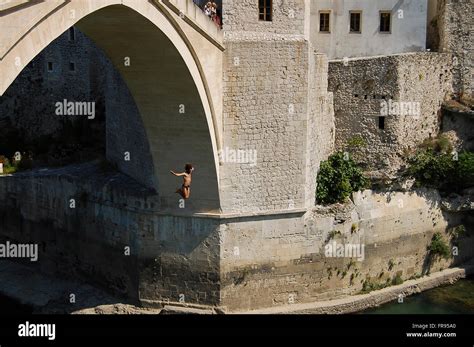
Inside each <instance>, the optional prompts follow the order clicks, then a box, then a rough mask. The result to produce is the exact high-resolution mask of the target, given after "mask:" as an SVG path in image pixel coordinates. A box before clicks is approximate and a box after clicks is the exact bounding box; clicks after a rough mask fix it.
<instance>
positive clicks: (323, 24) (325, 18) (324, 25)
mask: <svg viewBox="0 0 474 347" xmlns="http://www.w3.org/2000/svg"><path fill="white" fill-rule="evenodd" d="M330 17H331V12H329V11H324V12H322V11H321V12H319V31H320V32H323V33H329V32H331V30H330V28H331V26H330Z"/></svg>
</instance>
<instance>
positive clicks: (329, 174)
mask: <svg viewBox="0 0 474 347" xmlns="http://www.w3.org/2000/svg"><path fill="white" fill-rule="evenodd" d="M367 186H368V180H367V178H365V177H364V175H363V173H362V170H361V169H360V168H359V167H358V166H357V165H356V163H355V162H354V161H353V160H352V159H351V158H350V156H349V155H348V154H347V153H343V152H337V153H335V154H333V155H331V156H330V157H329V159H328V160H326V161H324V162H322V163H321V168H320V170H319V174H318V178H317V189H316V199H317V200H318V202H320V203H322V204H333V203H336V202H344V201H345V200H346V199H347V198H348V197H349V196H350V195H351V193H352V192H355V191H358V190H361V189H364V188H366V187H367Z"/></svg>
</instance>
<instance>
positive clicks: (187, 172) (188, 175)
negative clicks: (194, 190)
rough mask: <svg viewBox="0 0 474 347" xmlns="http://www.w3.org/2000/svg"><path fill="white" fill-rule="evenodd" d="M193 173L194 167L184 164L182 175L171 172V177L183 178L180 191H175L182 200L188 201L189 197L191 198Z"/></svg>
mask: <svg viewBox="0 0 474 347" xmlns="http://www.w3.org/2000/svg"><path fill="white" fill-rule="evenodd" d="M193 171H194V167H193V165H192V164H186V165H185V167H184V172H182V173H176V172H174V171H171V173H172V174H173V175H175V176H177V177H183V185H182V186H181V188H180V189H178V190H177V191H176V193H178V194H179V195H181V196H182V197H183V199H189V197H190V196H191V180H192V174H193Z"/></svg>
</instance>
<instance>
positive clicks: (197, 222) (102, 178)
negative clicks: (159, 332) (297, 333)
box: [0, 163, 219, 305]
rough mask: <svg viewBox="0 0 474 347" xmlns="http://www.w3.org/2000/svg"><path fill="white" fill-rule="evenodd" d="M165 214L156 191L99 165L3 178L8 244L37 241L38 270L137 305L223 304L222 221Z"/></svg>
mask: <svg viewBox="0 0 474 347" xmlns="http://www.w3.org/2000/svg"><path fill="white" fill-rule="evenodd" d="M70 199H75V204H76V205H75V208H70V206H71V205H70ZM159 210H160V199H159V196H158V195H157V194H156V193H155V192H154V191H153V190H151V189H148V188H146V187H144V186H142V185H140V184H138V183H137V182H136V181H135V180H133V179H131V178H130V177H128V176H126V175H123V174H120V173H116V172H110V171H104V170H103V169H102V168H101V167H100V166H97V165H94V164H91V163H89V164H82V165H78V166H69V167H65V168H61V169H54V170H42V171H33V172H25V173H19V174H16V175H14V176H3V177H0V240H1V242H5V241H6V240H9V241H10V242H14V243H37V244H38V245H39V260H38V262H37V263H35V264H31V263H30V262H29V261H28V262H27V264H28V265H32V266H35V267H36V268H37V270H38V271H42V272H46V273H50V274H53V275H57V276H60V277H68V278H73V279H75V280H77V279H81V280H83V281H86V282H88V283H90V284H93V285H96V286H100V287H102V288H104V289H106V290H108V291H109V292H112V293H113V294H116V295H123V296H127V297H129V298H132V299H135V300H138V299H145V300H147V299H148V300H161V301H171V302H178V301H179V300H180V296H181V295H183V296H184V300H185V301H186V302H189V303H197V304H209V305H216V304H218V302H219V270H218V269H219V264H218V254H219V242H218V238H217V235H218V230H219V228H218V226H217V224H216V222H215V221H214V220H210V219H203V218H192V217H179V216H175V217H173V216H163V215H160V214H159V213H158V212H159ZM125 247H129V250H130V255H127V254H126V249H125ZM78 300H80V298H78Z"/></svg>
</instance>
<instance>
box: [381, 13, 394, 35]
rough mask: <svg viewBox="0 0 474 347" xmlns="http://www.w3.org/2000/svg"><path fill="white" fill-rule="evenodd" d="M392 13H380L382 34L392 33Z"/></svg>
mask: <svg viewBox="0 0 474 347" xmlns="http://www.w3.org/2000/svg"><path fill="white" fill-rule="evenodd" d="M391 26H392V13H391V12H390V11H381V12H380V32H381V33H388V34H390V32H391V31H392V27H391Z"/></svg>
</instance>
